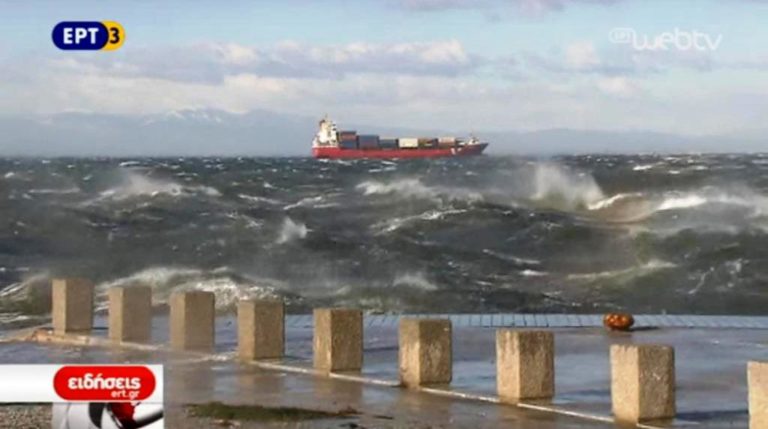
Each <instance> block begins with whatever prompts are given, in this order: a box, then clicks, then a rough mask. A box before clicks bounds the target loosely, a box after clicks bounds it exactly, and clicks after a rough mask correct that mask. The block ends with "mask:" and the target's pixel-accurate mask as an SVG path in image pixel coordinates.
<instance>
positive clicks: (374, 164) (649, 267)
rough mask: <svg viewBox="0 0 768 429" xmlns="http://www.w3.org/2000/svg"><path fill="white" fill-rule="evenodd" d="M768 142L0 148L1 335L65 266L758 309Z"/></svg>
mask: <svg viewBox="0 0 768 429" xmlns="http://www.w3.org/2000/svg"><path fill="white" fill-rule="evenodd" d="M767 214H768V155H766V156H763V155H678V156H652V155H647V156H639V155H638V156H570V157H558V158H551V159H524V158H514V157H493V156H483V157H476V158H465V159H438V160H409V161H367V160H360V161H318V160H313V159H309V158H230V159H218V158H188V159H50V160H45V159H0V328H2V327H3V326H5V327H8V326H10V325H11V324H12V325H18V324H20V323H38V322H40V321H45V320H46V318H47V312H48V309H49V308H50V302H49V301H50V298H49V283H50V279H51V278H52V277H56V276H80V277H88V278H90V279H92V280H93V281H94V282H96V284H97V285H98V288H99V305H101V306H103V304H104V292H105V290H106V288H108V287H109V286H113V285H128V284H147V285H150V286H152V288H153V289H154V296H155V302H156V303H158V304H162V303H163V302H164V301H165V299H167V297H168V295H169V293H170V292H171V291H172V290H178V289H193V288H194V289H203V290H209V291H214V292H216V294H217V305H218V306H219V307H220V309H221V310H222V311H227V310H231V309H232V308H233V303H234V302H236V300H237V299H239V298H241V297H248V296H271V297H275V296H279V297H282V298H284V299H285V300H286V302H287V303H288V306H289V311H292V312H306V311H308V310H309V309H311V308H312V307H316V306H323V305H335V306H341V305H346V306H355V307H360V308H363V309H365V310H367V311H369V312H393V313H400V312H439V313H448V312H499V311H504V312H511V311H515V312H569V313H573V312H576V313H578V312H600V311H605V310H613V309H624V310H629V311H633V312H651V313H662V312H669V313H711V314H717V313H731V314H752V313H761V312H762V310H763V309H764V308H765V307H766V305H768V295H767V294H766V293H765V284H766V281H768V246H767V245H766V242H767V241H766V239H767V238H768V233H767V232H768V217H767V216H766V215H767Z"/></svg>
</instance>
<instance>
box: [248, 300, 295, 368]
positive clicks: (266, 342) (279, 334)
mask: <svg viewBox="0 0 768 429" xmlns="http://www.w3.org/2000/svg"><path fill="white" fill-rule="evenodd" d="M237 351H238V355H239V357H240V359H242V360H246V361H249V360H257V359H279V358H282V357H283V354H284V352H285V305H284V304H283V303H282V301H269V300H245V301H240V302H239V303H238V304H237Z"/></svg>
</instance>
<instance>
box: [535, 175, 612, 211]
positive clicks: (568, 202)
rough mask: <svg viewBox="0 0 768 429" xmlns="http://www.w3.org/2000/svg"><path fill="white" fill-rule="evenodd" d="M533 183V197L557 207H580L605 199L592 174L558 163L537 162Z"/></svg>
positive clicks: (570, 208) (568, 208)
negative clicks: (570, 168) (573, 169)
mask: <svg viewBox="0 0 768 429" xmlns="http://www.w3.org/2000/svg"><path fill="white" fill-rule="evenodd" d="M533 183H534V190H533V195H532V196H531V199H533V200H534V201H538V202H540V203H542V204H544V205H553V206H555V207H557V208H562V209H566V210H572V209H579V208H584V207H588V206H589V205H590V204H595V203H597V202H599V201H601V200H603V199H605V195H604V194H603V190H602V189H600V186H598V184H597V182H596V181H595V179H594V178H593V177H592V176H591V175H589V174H586V173H579V172H576V171H571V170H568V169H565V168H564V167H561V166H559V165H556V164H537V165H536V170H535V174H534V182H533Z"/></svg>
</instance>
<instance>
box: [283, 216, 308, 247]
mask: <svg viewBox="0 0 768 429" xmlns="http://www.w3.org/2000/svg"><path fill="white" fill-rule="evenodd" d="M308 232H309V230H308V229H307V225H305V224H303V223H301V222H294V221H293V219H291V218H289V217H287V218H285V220H284V221H283V226H282V227H281V228H280V234H279V235H278V237H277V240H276V241H275V243H277V244H285V243H290V242H292V241H295V240H301V239H304V238H305V237H306V236H307V233H308Z"/></svg>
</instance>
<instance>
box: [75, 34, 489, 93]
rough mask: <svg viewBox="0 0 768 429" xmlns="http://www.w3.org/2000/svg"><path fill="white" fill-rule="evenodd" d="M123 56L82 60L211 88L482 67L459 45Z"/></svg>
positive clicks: (237, 48) (211, 47)
mask: <svg viewBox="0 0 768 429" xmlns="http://www.w3.org/2000/svg"><path fill="white" fill-rule="evenodd" d="M121 54H122V55H120V56H118V57H117V58H107V57H105V56H103V55H92V56H89V57H85V56H84V57H81V58H80V61H82V62H83V63H84V65H87V66H89V67H96V68H99V69H101V70H102V71H103V72H105V73H110V74H113V75H120V76H132V77H151V78H158V79H167V80H173V81H187V82H208V83H220V82H222V81H223V80H224V79H225V78H226V77H227V76H233V75H238V74H255V75H259V76H270V77H295V78H302V77H303V78H329V79H340V78H343V77H344V76H346V75H348V74H353V73H381V74H408V75H424V76H430V75H433V76H458V75H464V74H469V73H472V72H473V71H474V70H476V69H477V68H478V67H480V66H482V65H483V59H482V58H480V57H479V56H475V55H471V54H469V53H468V52H467V51H466V50H465V49H464V47H463V45H462V44H461V43H460V42H459V41H457V40H444V41H435V42H412V43H391V44H376V43H364V42H358V43H349V44H345V45H308V44H303V43H299V42H293V41H283V42H280V43H277V44H275V45H273V46H269V47H257V46H245V45H240V44H233V43H228V44H220V43H203V44H198V45H192V46H182V47H147V48H134V49H132V50H130V51H126V52H123V53H121Z"/></svg>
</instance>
